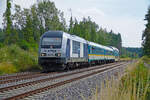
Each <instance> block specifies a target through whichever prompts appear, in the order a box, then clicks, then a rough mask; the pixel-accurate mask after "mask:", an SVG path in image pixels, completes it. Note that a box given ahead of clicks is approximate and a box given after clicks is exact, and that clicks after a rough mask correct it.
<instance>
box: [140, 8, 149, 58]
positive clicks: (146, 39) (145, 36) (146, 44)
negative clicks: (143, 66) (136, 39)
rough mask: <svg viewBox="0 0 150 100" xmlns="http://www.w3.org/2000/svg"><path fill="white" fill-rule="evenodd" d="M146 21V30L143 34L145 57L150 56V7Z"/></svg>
mask: <svg viewBox="0 0 150 100" xmlns="http://www.w3.org/2000/svg"><path fill="white" fill-rule="evenodd" d="M145 20H146V21H147V24H146V28H145V30H144V32H143V35H142V39H143V44H142V45H143V47H144V48H143V52H144V55H148V56H150V7H149V9H148V13H147V14H146V16H145Z"/></svg>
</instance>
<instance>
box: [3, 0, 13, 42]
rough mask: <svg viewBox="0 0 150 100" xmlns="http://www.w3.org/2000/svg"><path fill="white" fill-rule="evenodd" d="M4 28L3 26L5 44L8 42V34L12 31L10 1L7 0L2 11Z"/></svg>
mask: <svg viewBox="0 0 150 100" xmlns="http://www.w3.org/2000/svg"><path fill="white" fill-rule="evenodd" d="M3 25H4V28H5V41H4V42H5V44H9V43H11V42H9V39H10V34H11V33H12V19H11V2H10V0H7V8H6V12H5V13H4V23H3Z"/></svg>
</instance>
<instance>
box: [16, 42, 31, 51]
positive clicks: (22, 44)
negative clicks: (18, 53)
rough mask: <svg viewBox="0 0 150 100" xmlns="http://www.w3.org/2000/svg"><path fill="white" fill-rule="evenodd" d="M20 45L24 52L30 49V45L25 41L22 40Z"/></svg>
mask: <svg viewBox="0 0 150 100" xmlns="http://www.w3.org/2000/svg"><path fill="white" fill-rule="evenodd" d="M18 45H19V46H20V47H21V49H24V50H29V48H30V44H29V43H28V42H27V41H25V40H21V41H20V42H18Z"/></svg>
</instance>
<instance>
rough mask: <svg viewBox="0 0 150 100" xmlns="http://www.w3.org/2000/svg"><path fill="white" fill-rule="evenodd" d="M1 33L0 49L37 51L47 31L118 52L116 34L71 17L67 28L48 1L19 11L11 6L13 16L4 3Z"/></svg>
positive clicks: (90, 21) (62, 16)
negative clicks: (90, 42) (115, 49)
mask: <svg viewBox="0 0 150 100" xmlns="http://www.w3.org/2000/svg"><path fill="white" fill-rule="evenodd" d="M3 27H4V28H3V29H0V43H1V44H0V46H3V45H10V44H17V45H19V46H20V47H21V48H22V49H25V50H28V49H29V48H30V47H35V48H37V46H38V42H39V38H40V36H41V35H42V34H43V33H44V32H46V31H48V30H61V31H65V32H68V33H70V34H74V35H77V36H80V37H83V38H85V39H87V40H89V41H93V42H96V43H99V44H102V45H107V46H115V47H117V48H118V49H119V50H121V47H122V45H121V41H122V40H121V35H120V33H117V34H116V33H114V32H113V31H110V32H108V31H107V30H106V29H102V28H101V27H100V26H99V25H98V24H96V23H95V22H94V21H92V20H91V18H90V17H88V18H83V19H82V20H81V21H78V20H77V19H76V18H74V17H73V16H71V18H70V23H69V25H68V26H67V25H66V21H65V18H64V14H63V12H62V11H60V10H58V9H57V8H56V6H55V4H54V2H51V1H44V2H41V3H39V4H35V5H33V6H31V8H30V9H22V8H21V7H20V6H19V5H15V13H14V14H12V13H11V3H10V0H7V9H6V12H5V13H4V21H3Z"/></svg>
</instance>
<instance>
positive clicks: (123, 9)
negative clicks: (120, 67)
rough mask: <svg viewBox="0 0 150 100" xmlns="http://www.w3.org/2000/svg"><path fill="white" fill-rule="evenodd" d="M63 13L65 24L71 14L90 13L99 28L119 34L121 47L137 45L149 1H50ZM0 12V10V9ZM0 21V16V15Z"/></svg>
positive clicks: (20, 0)
mask: <svg viewBox="0 0 150 100" xmlns="http://www.w3.org/2000/svg"><path fill="white" fill-rule="evenodd" d="M35 1H36V0H14V1H13V2H14V3H16V4H20V5H21V6H22V7H25V8H29V7H30V6H31V5H32V4H34V3H35ZM51 1H53V2H55V5H56V7H57V8H58V9H59V10H61V11H63V12H64V16H65V18H66V22H67V23H69V19H70V16H71V12H70V10H69V9H71V10H72V15H73V17H74V18H75V17H76V18H77V19H78V20H82V18H83V17H88V16H90V17H91V18H92V21H95V22H96V23H97V24H98V25H99V26H100V27H102V28H106V29H107V30H108V31H110V30H111V29H112V30H113V31H114V32H115V33H121V36H122V44H123V46H124V47H141V43H142V40H141V37H142V32H143V30H144V29H145V24H146V22H145V21H144V18H145V14H146V13H147V9H148V6H149V3H150V2H149V0H51ZM0 3H1V0H0ZM0 11H1V10H0ZM0 20H1V17H0Z"/></svg>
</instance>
